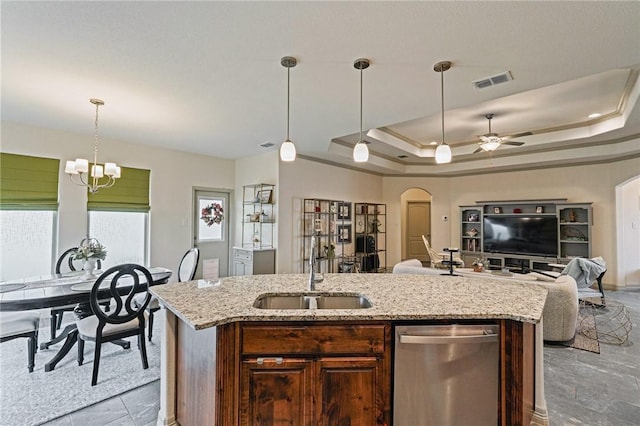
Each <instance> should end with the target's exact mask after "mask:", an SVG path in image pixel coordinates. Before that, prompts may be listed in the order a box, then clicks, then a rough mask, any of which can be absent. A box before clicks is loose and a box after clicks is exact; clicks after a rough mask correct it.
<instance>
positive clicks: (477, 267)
mask: <svg viewBox="0 0 640 426" xmlns="http://www.w3.org/2000/svg"><path fill="white" fill-rule="evenodd" d="M483 270H484V268H483V267H482V265H473V272H482V271H483Z"/></svg>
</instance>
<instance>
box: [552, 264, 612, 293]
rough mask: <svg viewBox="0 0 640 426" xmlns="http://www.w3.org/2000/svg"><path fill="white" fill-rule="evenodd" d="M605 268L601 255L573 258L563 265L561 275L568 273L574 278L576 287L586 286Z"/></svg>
mask: <svg viewBox="0 0 640 426" xmlns="http://www.w3.org/2000/svg"><path fill="white" fill-rule="evenodd" d="M606 270H607V264H606V263H605V261H604V259H603V258H602V257H594V258H593V259H584V258H581V257H579V258H575V259H571V261H569V263H567V266H565V268H564V270H563V271H562V273H561V275H569V276H570V277H572V278H573V279H574V280H576V284H577V285H578V288H579V289H580V288H587V287H589V286H590V285H591V283H593V281H595V279H596V278H598V276H600V274H601V273H603V272H604V271H606Z"/></svg>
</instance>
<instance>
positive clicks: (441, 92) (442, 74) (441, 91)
mask: <svg viewBox="0 0 640 426" xmlns="http://www.w3.org/2000/svg"><path fill="white" fill-rule="evenodd" d="M440 106H441V107H442V109H441V111H442V144H444V70H443V69H442V68H440Z"/></svg>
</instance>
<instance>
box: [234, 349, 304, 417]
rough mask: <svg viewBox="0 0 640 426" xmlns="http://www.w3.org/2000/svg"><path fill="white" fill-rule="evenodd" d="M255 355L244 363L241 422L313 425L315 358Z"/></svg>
mask: <svg viewBox="0 0 640 426" xmlns="http://www.w3.org/2000/svg"><path fill="white" fill-rule="evenodd" d="M280 360H281V362H279V363H278V362H276V359H275V358H267V359H266V360H264V362H261V360H260V358H257V359H256V358H253V359H249V360H245V361H243V362H242V367H241V383H240V425H243V426H249V425H251V426H254V425H255V426H275V425H283V424H286V425H310V424H312V421H313V395H312V392H313V382H312V380H313V375H312V365H313V361H312V360H310V359H286V358H284V359H282V358H278V361H280Z"/></svg>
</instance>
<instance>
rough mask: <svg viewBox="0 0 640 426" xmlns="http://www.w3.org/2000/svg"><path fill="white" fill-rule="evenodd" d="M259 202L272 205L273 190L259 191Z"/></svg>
mask: <svg viewBox="0 0 640 426" xmlns="http://www.w3.org/2000/svg"><path fill="white" fill-rule="evenodd" d="M258 200H259V201H260V202H261V203H264V204H270V203H271V190H270V189H263V190H262V191H258Z"/></svg>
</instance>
